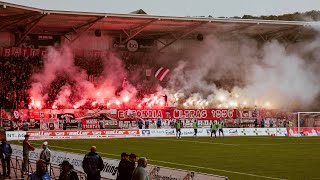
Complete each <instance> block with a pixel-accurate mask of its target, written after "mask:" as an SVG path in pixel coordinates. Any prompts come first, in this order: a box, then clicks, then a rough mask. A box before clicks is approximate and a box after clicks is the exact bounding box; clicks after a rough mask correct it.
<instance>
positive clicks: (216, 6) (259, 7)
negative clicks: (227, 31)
mask: <svg viewBox="0 0 320 180" xmlns="http://www.w3.org/2000/svg"><path fill="white" fill-rule="evenodd" d="M0 1H5V2H10V3H15V4H21V5H26V6H31V7H37V8H42V9H48V10H67V11H85V12H102V13H121V14H127V13H129V12H132V11H135V10H138V9H143V10H144V11H146V12H147V13H148V14H150V15H161V16H209V15H211V16H213V17H233V16H240V17H241V16H243V15H245V14H246V15H254V16H260V15H280V14H286V13H294V12H305V11H310V10H318V11H319V10H320V0H0Z"/></svg>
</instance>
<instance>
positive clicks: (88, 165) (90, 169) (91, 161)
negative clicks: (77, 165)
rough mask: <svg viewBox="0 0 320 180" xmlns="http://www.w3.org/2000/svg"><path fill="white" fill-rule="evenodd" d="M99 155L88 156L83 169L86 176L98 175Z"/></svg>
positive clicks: (83, 163) (85, 158)
mask: <svg viewBox="0 0 320 180" xmlns="http://www.w3.org/2000/svg"><path fill="white" fill-rule="evenodd" d="M98 162H99V157H98V155H94V156H88V155H86V156H85V157H84V159H83V161H82V168H83V170H84V172H85V173H86V174H90V175H95V174H98Z"/></svg>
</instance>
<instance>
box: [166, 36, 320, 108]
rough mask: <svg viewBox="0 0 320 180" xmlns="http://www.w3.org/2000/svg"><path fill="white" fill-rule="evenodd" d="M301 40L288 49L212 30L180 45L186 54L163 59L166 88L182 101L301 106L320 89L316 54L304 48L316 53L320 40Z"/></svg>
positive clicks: (189, 104)
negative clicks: (167, 68)
mask: <svg viewBox="0 0 320 180" xmlns="http://www.w3.org/2000/svg"><path fill="white" fill-rule="evenodd" d="M303 45H304V48H302V49H301V48H300V51H301V52H296V51H294V52H292V51H289V50H287V49H286V48H285V46H284V45H282V44H280V43H278V42H277V41H272V42H268V43H265V44H264V45H263V46H261V47H260V46H258V45H257V43H256V42H255V41H253V40H250V39H236V40H229V41H222V40H220V39H219V38H217V37H215V36H211V37H208V38H206V41H205V42H204V43H203V44H202V45H198V44H197V46H192V48H186V49H184V50H182V51H180V52H181V53H183V54H184V55H183V56H184V57H187V58H182V59H177V60H176V62H177V63H175V64H174V65H172V62H174V61H171V64H168V66H170V65H171V68H174V70H173V71H172V72H171V77H170V84H169V86H168V87H167V88H168V89H169V92H171V93H172V94H173V95H172V96H171V99H172V100H174V101H176V100H177V99H179V101H180V102H182V106H185V107H198V108H199V107H208V106H215V107H221V108H231V107H259V108H261V107H262V108H263V107H264V108H285V109H292V108H305V107H308V106H309V105H310V104H312V103H313V100H314V98H315V97H316V96H317V95H318V94H319V92H320V86H319V85H318V83H319V71H316V69H319V67H320V64H319V62H320V59H319V57H320V56H319V55H314V56H313V58H312V60H311V61H310V58H309V59H307V58H303V54H305V53H306V52H307V51H309V53H310V51H311V52H313V53H319V51H315V48H316V47H317V48H319V46H320V43H319V41H313V42H312V43H311V44H310V43H308V44H306V43H304V44H303ZM299 46H300V47H301V44H300V45H299ZM302 47H303V46H302ZM168 52H170V53H171V51H168ZM174 93H180V95H176V94H174ZM176 96H179V98H176ZM181 99H183V100H182V101H181Z"/></svg>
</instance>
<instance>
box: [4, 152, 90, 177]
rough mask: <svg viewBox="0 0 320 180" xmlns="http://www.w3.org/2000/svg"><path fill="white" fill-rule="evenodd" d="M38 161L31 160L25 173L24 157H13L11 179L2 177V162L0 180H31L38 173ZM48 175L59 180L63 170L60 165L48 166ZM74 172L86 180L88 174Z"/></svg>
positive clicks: (11, 160)
mask: <svg viewBox="0 0 320 180" xmlns="http://www.w3.org/2000/svg"><path fill="white" fill-rule="evenodd" d="M36 163H37V161H36V160H33V159H29V162H28V165H27V167H26V171H25V172H24V171H23V169H22V164H23V159H22V157H19V156H13V155H12V156H11V159H10V176H9V177H4V176H2V172H3V169H2V161H0V168H1V169H0V175H1V176H0V179H16V180H22V179H23V180H25V179H31V174H32V173H34V172H35V171H36ZM47 169H48V173H49V175H50V177H51V179H53V180H54V179H56V180H57V179H59V175H60V173H61V172H62V169H61V167H60V166H59V165H54V164H48V166H47ZM73 171H74V172H76V173H77V175H78V177H79V179H80V180H86V179H87V178H86V174H85V173H83V172H81V171H77V170H75V169H73Z"/></svg>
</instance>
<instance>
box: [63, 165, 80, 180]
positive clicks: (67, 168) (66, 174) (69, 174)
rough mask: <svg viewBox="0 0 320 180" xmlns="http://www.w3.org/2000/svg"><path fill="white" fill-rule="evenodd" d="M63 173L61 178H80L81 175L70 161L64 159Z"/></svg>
mask: <svg viewBox="0 0 320 180" xmlns="http://www.w3.org/2000/svg"><path fill="white" fill-rule="evenodd" d="M60 165H61V169H62V171H61V173H60V176H59V180H79V177H78V175H77V173H76V172H75V171H73V166H72V165H71V164H70V163H69V161H63V162H62V163H61V164H60Z"/></svg>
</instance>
